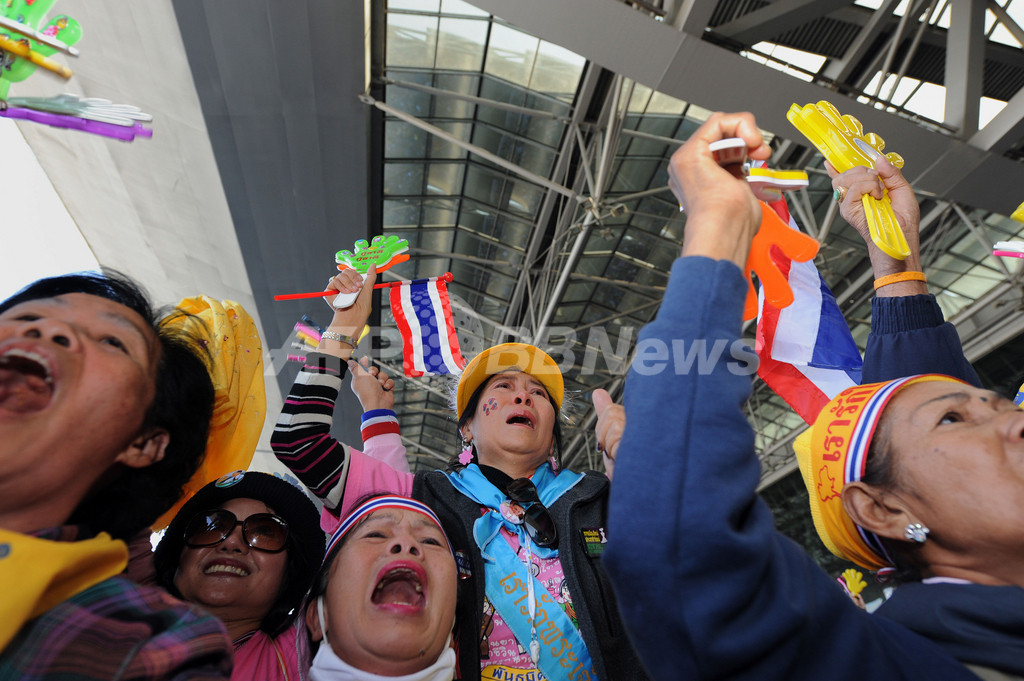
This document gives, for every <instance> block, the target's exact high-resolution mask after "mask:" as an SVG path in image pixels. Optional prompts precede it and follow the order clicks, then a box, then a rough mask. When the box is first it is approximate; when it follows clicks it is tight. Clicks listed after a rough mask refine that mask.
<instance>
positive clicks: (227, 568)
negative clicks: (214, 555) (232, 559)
mask: <svg viewBox="0 0 1024 681" xmlns="http://www.w3.org/2000/svg"><path fill="white" fill-rule="evenodd" d="M203 574H204V575H216V574H228V575H237V576H238V577H248V576H249V571H248V570H246V569H245V568H242V567H239V566H237V565H227V564H225V563H214V564H213V565H207V566H206V569H204V570H203Z"/></svg>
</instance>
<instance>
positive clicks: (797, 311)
mask: <svg viewBox="0 0 1024 681" xmlns="http://www.w3.org/2000/svg"><path fill="white" fill-rule="evenodd" d="M769 205H770V206H771V207H772V209H773V210H774V211H775V212H776V213H778V214H779V216H780V217H781V218H782V219H783V221H785V222H788V223H789V225H790V227H792V228H793V229H799V227H797V224H796V222H795V221H794V220H793V218H792V216H791V215H790V214H789V208H788V207H787V205H786V202H785V200H781V201H776V202H774V203H771V204H769ZM772 260H773V261H774V262H775V264H776V265H777V266H778V268H779V270H780V271H781V272H782V274H783V276H785V277H786V279H787V280H788V281H789V286H790V288H791V289H792V290H793V303H792V304H791V305H789V306H788V307H786V308H783V309H782V310H779V309H776V308H774V307H772V306H771V305H766V304H765V302H764V292H763V291H762V292H761V293H760V294H759V296H758V314H757V338H756V342H755V350H756V352H757V356H758V357H759V358H760V360H761V364H760V366H759V367H758V370H757V375H758V376H760V377H761V379H762V380H764V382H765V383H767V384H768V387H769V388H771V389H772V390H774V391H775V392H776V393H777V394H778V395H779V397H781V398H782V399H784V400H785V401H786V403H787V404H788V405H789V406H790V407H792V408H793V410H794V411H796V413H797V414H799V415H800V417H801V418H802V419H803V420H804V421H806V422H807V423H814V420H815V419H816V418H817V416H818V414H819V413H820V412H821V410H822V409H823V408H824V407H825V405H826V404H828V402H829V400H831V399H832V398H833V397H835V396H836V395H838V394H839V393H840V392H842V391H843V390H845V389H846V388H849V387H851V386H854V385H858V384H860V379H861V366H862V365H863V360H862V358H861V356H860V350H858V349H857V344H856V343H855V342H854V341H853V335H852V334H851V333H850V327H849V326H848V325H847V324H846V319H844V318H843V313H842V312H840V311H839V305H838V304H837V303H836V299H835V296H833V295H832V291H830V290H829V288H828V286H827V285H826V284H825V280H824V279H823V278H822V277H821V274H819V272H818V269H817V268H816V267H815V266H814V262H813V261H809V262H792V261H791V260H790V259H789V258H787V257H786V256H785V255H783V254H782V252H781V251H779V250H778V249H775V248H773V249H772Z"/></svg>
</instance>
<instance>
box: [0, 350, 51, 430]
mask: <svg viewBox="0 0 1024 681" xmlns="http://www.w3.org/2000/svg"><path fill="white" fill-rule="evenodd" d="M52 397H53V372H52V371H51V370H50V363H49V360H47V359H46V358H45V357H43V356H42V355H40V354H37V353H35V352H32V351H30V350H25V349H22V348H11V349H10V350H7V351H6V352H4V353H3V355H2V356H0V409H5V410H7V411H11V412H15V413H17V414H28V413H31V412H35V411H41V410H43V409H45V408H46V407H47V405H49V404H50V399H51V398H52Z"/></svg>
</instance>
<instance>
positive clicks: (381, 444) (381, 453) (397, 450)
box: [363, 433, 409, 473]
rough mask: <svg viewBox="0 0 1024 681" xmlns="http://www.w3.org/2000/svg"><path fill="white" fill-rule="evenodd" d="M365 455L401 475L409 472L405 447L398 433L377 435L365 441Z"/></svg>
mask: <svg viewBox="0 0 1024 681" xmlns="http://www.w3.org/2000/svg"><path fill="white" fill-rule="evenodd" d="M363 454H365V455H366V456H368V457H370V458H371V459H376V460H377V461H380V462H381V463H383V464H387V465H388V466H390V467H391V468H394V469H395V470H396V471H398V472H400V473H408V472H409V460H408V459H406V458H405V445H403V444H402V438H401V437H400V436H399V435H398V433H386V434H384V435H375V436H373V437H371V438H368V439H366V440H364V441H363Z"/></svg>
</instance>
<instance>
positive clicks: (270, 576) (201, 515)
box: [153, 471, 325, 681]
mask: <svg viewBox="0 0 1024 681" xmlns="http://www.w3.org/2000/svg"><path fill="white" fill-rule="evenodd" d="M324 544H325V541H324V534H323V532H322V531H321V530H320V528H319V523H318V519H317V512H316V507H315V506H314V505H313V502H311V501H310V500H309V499H308V498H307V497H306V495H305V494H304V493H303V492H301V491H300V490H299V489H298V487H296V486H295V485H292V484H290V483H288V482H286V481H284V480H282V479H281V478H277V477H275V476H273V475H268V474H266V473H258V472H254V471H249V472H244V471H235V472H234V473H230V474H228V475H225V476H224V477H222V478H221V479H220V480H217V481H216V482H211V483H210V484H208V485H206V486H205V487H203V488H202V489H200V490H199V491H198V492H196V494H195V495H194V496H193V497H192V498H191V499H189V501H188V502H187V503H186V504H185V505H184V506H182V508H181V510H180V511H179V512H178V515H177V516H175V518H174V520H172V521H171V523H170V525H169V526H168V527H167V531H166V532H165V534H164V537H163V539H162V540H161V541H160V544H159V545H158V546H157V548H156V552H155V553H154V555H153V562H154V565H155V568H156V574H157V580H158V581H159V582H160V584H161V585H162V586H163V587H165V588H166V589H167V590H168V591H170V592H171V593H172V594H174V595H175V596H178V597H179V598H182V599H183V600H186V601H189V602H192V603H197V604H199V605H202V606H203V607H204V608H206V609H207V610H209V611H210V612H211V613H213V614H214V615H216V616H217V617H219V618H220V619H221V621H223V622H224V625H225V626H226V627H227V630H228V635H229V636H230V637H231V639H232V640H233V641H234V644H235V667H234V672H233V673H232V676H231V678H232V679H268V680H274V681H277V680H285V679H298V678H300V669H301V671H302V672H303V673H304V672H305V670H306V668H308V666H309V659H308V657H309V656H308V650H307V646H306V642H305V640H304V637H301V636H298V635H297V631H298V625H297V622H296V619H295V618H296V614H297V613H298V609H299V606H300V605H301V603H302V599H303V597H304V596H305V594H306V592H307V591H308V590H309V587H310V584H311V583H312V580H313V576H314V574H315V573H316V570H317V567H318V565H319V564H320V560H321V559H322V557H323V553H324Z"/></svg>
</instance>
